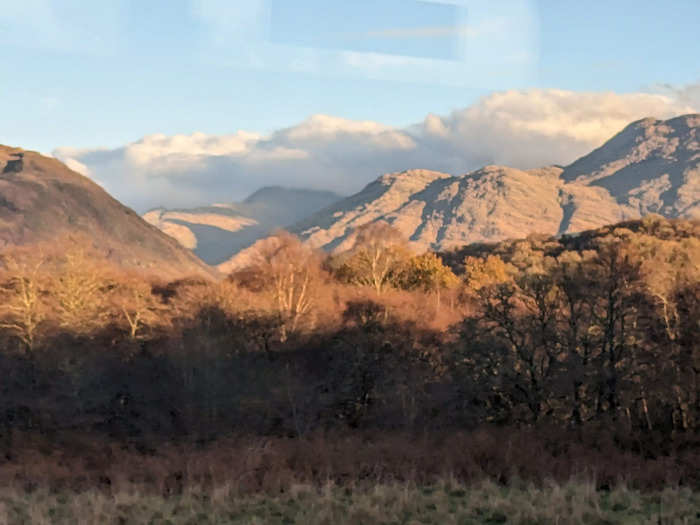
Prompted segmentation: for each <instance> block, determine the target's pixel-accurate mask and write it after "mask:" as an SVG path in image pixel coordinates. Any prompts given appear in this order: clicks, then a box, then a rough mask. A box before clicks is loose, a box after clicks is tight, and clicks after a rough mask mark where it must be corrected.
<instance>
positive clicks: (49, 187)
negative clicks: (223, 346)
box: [0, 145, 217, 278]
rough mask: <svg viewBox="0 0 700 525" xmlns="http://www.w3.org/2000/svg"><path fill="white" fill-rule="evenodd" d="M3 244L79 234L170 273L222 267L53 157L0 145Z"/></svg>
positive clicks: (133, 265)
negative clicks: (203, 258) (211, 263)
mask: <svg viewBox="0 0 700 525" xmlns="http://www.w3.org/2000/svg"><path fill="white" fill-rule="evenodd" d="M0 167H1V171H2V173H0V249H4V248H8V247H11V246H15V245H26V244H31V243H34V242H47V241H48V242H51V241H55V240H56V239H59V238H62V237H63V235H65V234H79V235H80V236H81V237H83V238H87V239H89V240H90V241H91V242H92V243H93V247H94V248H95V249H97V250H98V251H100V252H102V253H104V254H105V256H107V257H108V258H109V259H110V260H112V261H114V262H115V263H117V264H119V265H121V266H123V267H125V268H130V269H139V270H144V271H148V272H154V273H155V272H157V273H158V275H160V276H163V277H166V278H176V277H184V276H192V275H200V276H211V277H214V276H216V275H217V273H216V271H215V270H214V269H213V268H211V267H209V266H207V265H206V264H204V263H203V262H202V261H200V260H199V259H198V258H197V257H195V256H194V255H193V254H192V253H191V252H190V251H189V250H187V249H185V248H183V247H182V246H180V244H178V243H177V241H175V240H174V239H172V238H171V237H169V236H167V235H165V234H163V233H162V232H161V231H160V230H158V229H157V228H154V227H153V226H151V225H150V224H148V223H146V222H145V221H144V220H143V219H141V217H139V216H138V214H137V213H136V212H134V211H132V210H131V209H129V208H127V207H126V206H123V205H122V204H120V203H119V202H118V201H117V200H115V199H114V198H112V197H111V196H110V195H109V194H108V193H107V192H105V191H104V190H103V189H102V188H101V187H100V186H98V185H97V184H95V183H94V182H92V181H91V180H90V179H88V178H87V177H84V176H82V175H80V174H78V173H76V172H74V171H72V170H70V169H69V168H68V167H67V166H65V165H64V164H62V163H61V162H59V161H58V160H56V159H54V158H50V157H45V156H42V155H40V154H39V153H36V152H33V151H24V150H22V149H20V148H13V147H9V146H1V145H0Z"/></svg>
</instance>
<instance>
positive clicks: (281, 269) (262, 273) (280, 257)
mask: <svg viewBox="0 0 700 525" xmlns="http://www.w3.org/2000/svg"><path fill="white" fill-rule="evenodd" d="M321 275H322V270H321V258H320V256H319V254H318V253H316V252H315V251H314V250H313V249H311V248H310V247H309V246H306V245H304V244H302V242H301V241H300V240H299V239H298V238H297V237H295V236H294V235H291V234H290V233H287V232H284V231H280V232H277V233H276V234H275V235H273V236H271V237H268V238H267V239H264V240H262V241H260V242H258V243H257V245H256V249H255V253H254V254H253V257H252V262H251V264H250V265H249V267H248V268H246V269H244V270H243V271H242V272H240V273H239V274H238V277H237V279H238V280H239V281H241V284H242V285H243V286H247V287H249V288H254V289H259V290H263V291H267V292H268V293H270V295H271V297H272V301H273V304H274V308H275V310H276V311H277V312H278V314H279V315H280V318H281V321H282V323H281V324H282V336H281V337H282V339H286V337H287V335H288V334H289V333H293V332H296V331H297V330H298V329H299V327H300V323H301V322H302V320H304V319H306V318H308V316H309V314H310V313H311V311H312V309H313V305H314V302H315V300H316V292H317V290H316V288H317V285H318V284H319V282H320V280H321Z"/></svg>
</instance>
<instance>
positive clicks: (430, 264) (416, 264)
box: [400, 252, 459, 308]
mask: <svg viewBox="0 0 700 525" xmlns="http://www.w3.org/2000/svg"><path fill="white" fill-rule="evenodd" d="M400 283H401V287H402V288H405V289H407V290H416V289H418V290H423V291H424V292H433V293H435V297H436V304H437V306H438V308H439V306H440V291H441V290H444V289H448V288H452V287H455V286H457V284H459V279H458V278H457V276H456V275H455V274H454V273H452V270H451V269H450V268H449V267H447V266H445V265H444V264H443V263H442V259H440V257H438V256H437V255H436V254H434V253H432V252H426V253H424V254H422V255H416V256H414V257H411V258H410V259H409V260H408V262H407V264H406V265H405V268H404V270H403V272H402V273H401V276H400Z"/></svg>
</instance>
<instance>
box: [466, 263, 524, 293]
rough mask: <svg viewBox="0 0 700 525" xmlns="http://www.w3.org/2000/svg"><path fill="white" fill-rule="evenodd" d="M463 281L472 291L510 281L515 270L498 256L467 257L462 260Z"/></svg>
mask: <svg viewBox="0 0 700 525" xmlns="http://www.w3.org/2000/svg"><path fill="white" fill-rule="evenodd" d="M464 271H465V281H466V283H467V287H468V288H469V289H471V290H472V291H478V290H480V289H481V288H483V287H485V286H491V285H495V284H502V283H506V282H509V281H512V279H513V277H512V276H513V275H514V274H515V272H516V268H515V267H514V266H513V265H511V264H509V263H506V262H505V261H504V260H503V259H501V258H500V257H499V256H498V255H488V256H487V257H486V258H481V257H472V256H468V257H466V258H465V259H464Z"/></svg>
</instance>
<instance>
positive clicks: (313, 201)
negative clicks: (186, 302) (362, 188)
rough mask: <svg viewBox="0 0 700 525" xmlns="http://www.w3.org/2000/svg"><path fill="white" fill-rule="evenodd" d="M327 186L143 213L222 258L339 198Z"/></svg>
mask: <svg viewBox="0 0 700 525" xmlns="http://www.w3.org/2000/svg"><path fill="white" fill-rule="evenodd" d="M341 198H342V197H340V196H339V195H337V194H335V193H331V192H328V191H314V190H302V189H289V188H281V187H277V186H273V187H265V188H262V189H260V190H258V191H256V192H255V193H253V194H252V195H250V196H249V197H248V198H247V199H245V200H244V201H243V202H238V203H230V204H212V205H211V206H205V207H200V208H190V209H173V210H167V209H162V208H158V209H155V210H151V211H149V212H148V213H146V214H144V215H143V218H144V219H145V220H146V221H147V222H149V223H150V224H152V225H154V226H156V227H158V228H160V229H161V230H163V231H164V232H165V233H167V234H168V235H170V236H172V237H174V238H175V239H177V240H178V241H179V242H180V244H182V245H183V246H185V247H187V248H189V249H191V250H193V251H194V252H195V253H196V254H197V255H198V256H199V257H201V258H202V259H203V260H204V261H206V262H208V263H210V264H219V263H221V262H223V261H226V260H227V259H228V258H229V257H231V256H232V255H233V254H235V253H237V252H239V251H241V250H243V249H245V248H247V247H248V246H250V245H252V244H253V243H254V242H255V241H256V240H258V239H260V238H261V237H264V236H266V235H267V234H269V233H270V232H271V231H272V230H274V229H275V228H281V227H285V226H288V225H290V224H294V223H296V222H298V221H300V220H302V219H303V218H304V217H307V216H309V215H311V214H313V213H316V212H317V211H319V210H321V209H323V208H325V207H327V206H329V205H331V204H333V203H335V202H337V201H339V200H340V199H341Z"/></svg>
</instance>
